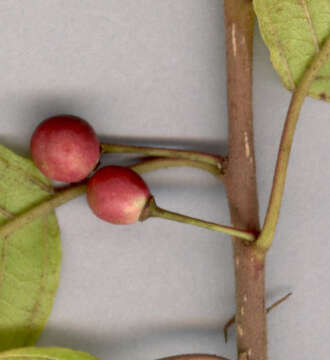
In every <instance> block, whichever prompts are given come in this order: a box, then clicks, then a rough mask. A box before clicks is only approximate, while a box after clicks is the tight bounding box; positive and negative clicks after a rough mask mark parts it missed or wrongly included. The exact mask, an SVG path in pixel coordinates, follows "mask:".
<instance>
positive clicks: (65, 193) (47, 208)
mask: <svg viewBox="0 0 330 360" xmlns="http://www.w3.org/2000/svg"><path fill="white" fill-rule="evenodd" d="M85 192H86V185H85V184H79V185H74V186H71V187H69V188H67V189H65V190H61V191H59V192H58V193H55V195H53V196H52V197H51V198H49V199H48V200H45V201H44V202H43V203H41V204H39V205H36V206H34V207H33V208H31V209H29V210H27V211H26V212H25V213H22V214H20V215H18V216H16V217H15V218H13V219H12V220H9V221H8V222H6V223H5V224H4V225H2V226H1V227H0V237H6V236H9V235H10V234H12V233H13V232H15V231H16V230H18V229H20V228H22V227H23V226H24V225H26V224H28V223H30V222H31V221H33V220H35V219H37V218H38V217H40V216H43V215H46V214H48V213H50V212H51V211H52V210H54V209H55V208H56V207H58V206H60V205H63V204H65V203H66V202H68V201H70V200H72V199H74V198H76V197H78V196H80V195H82V194H83V193H85Z"/></svg>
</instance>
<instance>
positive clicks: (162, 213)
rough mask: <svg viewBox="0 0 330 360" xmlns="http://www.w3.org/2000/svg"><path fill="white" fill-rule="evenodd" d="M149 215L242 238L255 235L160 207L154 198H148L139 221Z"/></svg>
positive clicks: (251, 237)
mask: <svg viewBox="0 0 330 360" xmlns="http://www.w3.org/2000/svg"><path fill="white" fill-rule="evenodd" d="M149 217H157V218H161V219H166V220H172V221H176V222H180V223H184V224H189V225H194V226H198V227H202V228H204V229H208V230H212V231H217V232H221V233H223V234H227V235H231V236H235V237H237V238H240V239H242V240H247V241H254V240H255V239H256V237H255V235H254V234H253V233H250V232H248V231H244V230H238V229H234V228H232V227H229V226H224V225H219V224H215V223H213V222H209V221H204V220H200V219H196V218H193V217H190V216H186V215H182V214H178V213H175V212H172V211H168V210H165V209H162V208H160V207H158V206H157V204H156V203H155V200H154V198H151V199H150V203H149V204H148V207H147V209H146V210H145V214H143V216H142V218H141V221H144V220H146V219H147V218H149Z"/></svg>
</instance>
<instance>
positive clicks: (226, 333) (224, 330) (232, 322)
mask: <svg viewBox="0 0 330 360" xmlns="http://www.w3.org/2000/svg"><path fill="white" fill-rule="evenodd" d="M291 295H292V292H289V293H288V294H286V295H285V296H283V297H282V298H280V299H279V300H277V301H275V302H274V303H273V304H272V305H270V306H269V307H268V308H267V309H266V312H267V314H268V313H269V312H270V311H272V310H273V309H275V308H276V307H277V306H278V305H280V304H282V303H283V302H284V301H285V300H287V299H288V298H289V297H290V296H291ZM234 324H235V315H234V316H233V317H232V318H230V319H229V320H228V321H227V323H226V324H225V326H224V328H223V335H224V338H225V343H226V344H227V342H228V331H229V328H230V327H231V326H232V325H234Z"/></svg>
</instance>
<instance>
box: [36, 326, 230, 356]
mask: <svg viewBox="0 0 330 360" xmlns="http://www.w3.org/2000/svg"><path fill="white" fill-rule="evenodd" d="M212 344H213V345H212ZM214 344H217V345H216V346H214ZM38 345H40V346H62V347H70V348H73V349H76V350H82V351H86V352H89V353H91V354H93V355H95V356H98V357H100V358H101V359H104V360H105V359H119V358H120V359H126V358H127V359H129V358H130V359H136V360H137V359H140V358H141V359H142V358H143V357H142V354H143V353H144V354H145V353H146V352H147V353H149V354H150V360H152V359H161V358H164V357H168V356H173V355H176V354H191V353H204V354H207V353H208V354H215V353H217V355H221V356H230V355H231V354H232V353H233V351H235V344H234V338H231V339H229V342H228V344H225V343H224V340H223V333H222V325H219V326H218V327H215V326H214V325H213V326H206V325H205V326H200V325H199V326H194V324H186V325H177V326H173V325H171V326H164V327H161V326H150V327H148V328H146V327H141V328H139V329H137V328H135V329H130V330H129V331H127V332H122V333H120V332H119V333H118V332H115V331H114V333H113V334H112V333H111V332H109V331H105V332H101V331H100V330H99V331H92V330H90V329H89V330H87V329H86V330H83V329H78V328H62V329H61V328H55V327H49V328H47V329H46V330H45V332H44V334H43V335H42V337H41V339H40V341H39V344H38ZM215 347H216V348H217V349H215Z"/></svg>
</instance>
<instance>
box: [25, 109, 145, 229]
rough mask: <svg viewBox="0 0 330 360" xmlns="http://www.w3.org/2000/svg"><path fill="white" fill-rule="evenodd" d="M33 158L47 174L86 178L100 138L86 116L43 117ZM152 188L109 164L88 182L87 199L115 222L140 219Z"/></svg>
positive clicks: (94, 161) (96, 158)
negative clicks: (83, 117)
mask: <svg viewBox="0 0 330 360" xmlns="http://www.w3.org/2000/svg"><path fill="white" fill-rule="evenodd" d="M31 154H32V158H33V160H34V162H35V164H36V165H37V167H38V168H39V170H40V171H41V172H42V173H43V174H44V175H45V176H47V177H48V178H50V179H53V180H58V181H64V182H70V183H72V182H79V181H82V180H84V179H85V178H87V177H88V176H89V175H90V173H91V172H92V171H93V170H94V169H95V167H96V165H97V164H98V162H99V159H100V142H99V140H98V138H97V136H96V134H95V132H94V130H93V128H92V127H91V126H90V125H89V124H88V123H87V122H86V121H84V120H82V119H80V118H78V117H75V116H71V115H59V116H54V117H51V118H49V119H46V120H44V121H43V122H42V123H41V124H40V125H39V126H38V127H37V129H36V130H35V132H34V134H33V136H32V139H31ZM150 198H151V194H150V191H149V189H148V187H147V185H146V184H145V182H144V181H143V179H142V178H141V177H140V176H139V175H138V174H137V173H136V172H134V171H133V170H131V169H129V168H125V167H121V166H106V167H104V168H101V169H100V170H97V171H96V172H95V173H94V174H93V175H92V177H91V178H89V179H88V183H87V199H88V203H89V206H90V208H91V209H92V211H93V212H94V214H95V215H96V216H98V217H100V218H101V219H103V220H106V221H108V222H111V223H114V224H132V223H135V222H136V221H138V220H139V218H140V216H141V214H142V213H143V210H144V209H145V207H146V205H147V203H148V201H149V199H150Z"/></svg>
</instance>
